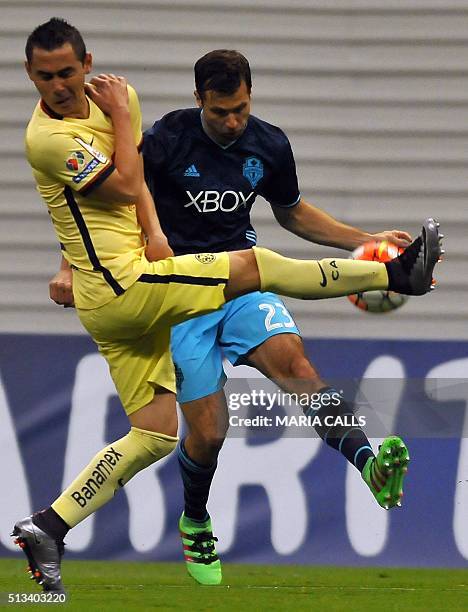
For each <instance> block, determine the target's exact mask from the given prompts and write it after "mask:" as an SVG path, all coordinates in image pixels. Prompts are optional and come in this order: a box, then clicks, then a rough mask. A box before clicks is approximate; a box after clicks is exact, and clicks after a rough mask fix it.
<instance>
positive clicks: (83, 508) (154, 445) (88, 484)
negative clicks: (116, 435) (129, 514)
mask: <svg viewBox="0 0 468 612" xmlns="http://www.w3.org/2000/svg"><path fill="white" fill-rule="evenodd" d="M176 444H177V438H175V437H172V436H168V435H165V434H161V433H156V432H152V431H146V430H144V429H139V428H137V427H132V428H131V430H130V431H129V433H128V434H127V435H126V436H124V437H123V438H120V439H119V440H117V441H116V442H113V443H111V444H109V445H108V446H107V447H105V448H103V449H102V450H101V451H100V452H99V453H97V455H96V456H95V457H94V458H93V459H92V460H91V462H90V463H89V464H88V465H87V466H86V467H85V468H84V470H83V471H82V472H81V473H80V474H79V475H78V477H77V478H76V479H75V480H74V481H73V482H72V484H71V485H70V486H69V487H68V488H67V489H66V490H65V491H64V492H63V493H62V494H61V495H60V497H59V498H58V499H57V500H56V501H55V502H54V503H53V504H52V509H53V510H54V511H55V512H56V513H57V514H58V515H59V516H60V517H61V518H62V519H63V521H65V523H66V524H67V525H68V526H69V527H74V526H75V525H77V524H78V523H80V522H81V521H83V520H84V519H85V518H86V517H87V516H89V515H90V514H92V513H93V512H95V511H96V510H98V509H99V508H100V507H101V506H103V505H104V504H105V503H106V502H108V501H109V500H110V499H111V498H112V497H113V496H114V494H115V492H116V491H117V490H118V489H120V488H121V487H123V486H124V485H125V484H126V483H127V482H128V481H129V480H130V479H131V478H132V477H133V476H134V475H135V474H137V473H138V472H139V471H140V470H142V469H144V468H146V467H148V466H149V465H151V464H152V463H155V462H156V461H158V460H159V459H161V458H162V457H165V456H166V455H168V454H169V453H170V452H171V451H172V450H174V448H175V446H176Z"/></svg>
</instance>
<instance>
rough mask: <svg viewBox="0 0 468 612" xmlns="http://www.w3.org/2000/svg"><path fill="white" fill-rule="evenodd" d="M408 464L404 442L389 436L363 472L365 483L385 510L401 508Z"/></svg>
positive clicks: (369, 460) (370, 458)
mask: <svg viewBox="0 0 468 612" xmlns="http://www.w3.org/2000/svg"><path fill="white" fill-rule="evenodd" d="M408 462H409V454H408V449H407V448H406V445H405V443H404V442H403V440H402V439H401V438H399V437H397V436H389V437H388V438H385V440H384V441H383V442H382V444H381V446H379V453H378V455H377V457H369V459H368V460H367V462H366V464H365V466H364V469H363V470H362V477H363V479H364V481H365V482H366V484H367V485H368V487H369V489H370V490H371V491H372V494H373V495H374V497H375V499H376V500H377V502H378V503H379V504H380V505H381V506H382V508H385V510H388V509H389V508H393V507H394V506H401V498H402V497H403V479H404V477H405V475H406V472H407V471H408Z"/></svg>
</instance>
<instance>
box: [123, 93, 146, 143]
mask: <svg viewBox="0 0 468 612" xmlns="http://www.w3.org/2000/svg"><path fill="white" fill-rule="evenodd" d="M127 90H128V106H129V109H130V117H131V122H132V129H133V133H134V134H135V141H136V143H137V147H138V150H139V151H141V148H142V146H143V133H142V128H141V126H142V119H141V109H140V101H139V100H138V94H137V92H136V91H135V90H134V88H133V87H132V86H131V85H127Z"/></svg>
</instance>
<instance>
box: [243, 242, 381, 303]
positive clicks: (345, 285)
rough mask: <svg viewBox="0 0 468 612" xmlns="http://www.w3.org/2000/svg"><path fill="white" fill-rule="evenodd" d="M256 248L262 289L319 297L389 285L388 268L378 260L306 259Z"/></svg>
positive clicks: (290, 295) (340, 294) (299, 296)
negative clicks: (290, 257) (291, 257)
mask: <svg viewBox="0 0 468 612" xmlns="http://www.w3.org/2000/svg"><path fill="white" fill-rule="evenodd" d="M253 250H254V253H255V258H256V260H257V266H258V270H259V273H260V287H261V290H262V291H273V293H279V294H280V295H287V296H289V297H295V298H301V299H307V300H311V299H314V300H319V299H321V298H329V297H339V296H342V295H349V294H351V293H357V292H359V291H370V290H372V289H387V288H388V274H387V268H386V267H385V264H383V263H380V262H377V261H358V260H355V259H338V258H329V259H321V260H320V261H317V260H305V261H303V260H299V259H289V258H288V257H283V256H282V255H279V254H278V253H275V252H273V251H270V250H269V249H264V248H263V247H253Z"/></svg>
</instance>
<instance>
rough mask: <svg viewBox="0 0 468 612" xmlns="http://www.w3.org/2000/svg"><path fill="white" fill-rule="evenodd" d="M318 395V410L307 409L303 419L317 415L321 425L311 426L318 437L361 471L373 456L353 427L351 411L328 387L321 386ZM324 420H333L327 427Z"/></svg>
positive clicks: (358, 429) (353, 418) (361, 431)
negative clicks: (319, 404) (319, 405)
mask: <svg viewBox="0 0 468 612" xmlns="http://www.w3.org/2000/svg"><path fill="white" fill-rule="evenodd" d="M319 393H320V396H321V397H320V399H319V402H320V403H321V407H320V408H319V410H314V409H313V408H308V409H307V411H305V414H306V416H310V417H312V418H314V417H315V416H318V417H319V418H320V421H321V424H320V425H317V426H316V427H315V431H316V432H317V433H318V435H319V436H320V437H321V438H322V440H323V441H324V442H326V443H327V444H328V445H329V446H331V447H332V448H334V449H335V450H337V451H339V452H340V453H341V454H342V455H344V456H345V457H346V459H347V460H348V461H349V462H350V463H352V464H353V465H354V466H355V467H356V468H357V469H358V470H359V471H360V472H362V470H363V469H364V465H365V464H366V462H367V460H368V459H369V457H374V453H373V451H372V448H371V445H370V442H369V439H368V438H367V436H366V434H365V433H364V431H363V430H362V429H361V427H360V426H359V425H358V424H357V420H356V418H355V417H354V411H353V409H352V408H351V407H350V406H348V404H347V403H346V402H345V401H344V399H343V398H342V397H341V395H340V394H339V393H338V391H336V390H335V389H333V388H331V387H325V388H324V389H321V390H320V391H319ZM326 417H329V419H328V421H333V423H332V424H331V425H330V423H328V424H326V423H325V419H326ZM339 417H340V418H339ZM338 418H339V419H338ZM337 420H340V422H337Z"/></svg>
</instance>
